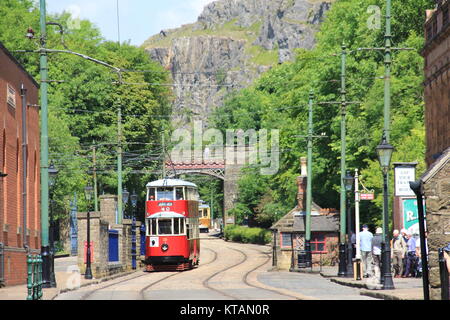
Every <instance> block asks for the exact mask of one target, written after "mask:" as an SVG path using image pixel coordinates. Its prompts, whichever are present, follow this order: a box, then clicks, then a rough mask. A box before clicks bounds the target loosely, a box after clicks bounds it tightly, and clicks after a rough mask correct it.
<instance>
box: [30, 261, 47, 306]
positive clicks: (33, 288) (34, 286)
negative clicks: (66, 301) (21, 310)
mask: <svg viewBox="0 0 450 320" xmlns="http://www.w3.org/2000/svg"><path fill="white" fill-rule="evenodd" d="M42 283H43V282H42V257H41V256H40V255H31V254H29V255H27V292H28V294H27V300H41V299H42V296H43V292H42Z"/></svg>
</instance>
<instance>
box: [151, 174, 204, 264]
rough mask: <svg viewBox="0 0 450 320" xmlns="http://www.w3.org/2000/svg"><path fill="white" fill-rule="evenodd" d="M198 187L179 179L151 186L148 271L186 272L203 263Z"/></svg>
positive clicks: (159, 182)
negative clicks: (201, 256) (200, 258)
mask: <svg viewBox="0 0 450 320" xmlns="http://www.w3.org/2000/svg"><path fill="white" fill-rule="evenodd" d="M198 203H199V195H198V190H197V186H196V185H195V184H193V183H191V182H187V181H183V180H179V179H164V180H158V181H153V182H150V183H148V184H147V202H146V219H145V224H146V242H145V243H146V250H145V264H146V271H172V270H173V271H183V270H187V269H192V268H194V267H195V266H198V264H199V257H200V239H199V211H198Z"/></svg>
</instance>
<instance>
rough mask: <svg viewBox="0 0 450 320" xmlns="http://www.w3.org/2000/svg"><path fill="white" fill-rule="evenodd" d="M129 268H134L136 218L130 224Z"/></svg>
mask: <svg viewBox="0 0 450 320" xmlns="http://www.w3.org/2000/svg"><path fill="white" fill-rule="evenodd" d="M131 268H132V269H133V270H136V218H135V217H133V221H132V224H131Z"/></svg>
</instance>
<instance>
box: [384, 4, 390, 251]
mask: <svg viewBox="0 0 450 320" xmlns="http://www.w3.org/2000/svg"><path fill="white" fill-rule="evenodd" d="M391 38H392V34H391V0H386V33H385V37H384V39H385V53H384V65H385V75H384V135H385V137H386V142H388V143H389V141H390V133H391V64H392V51H391ZM387 190H389V173H387ZM388 212H389V203H388V204H387V205H384V206H383V240H384V241H385V243H388V242H389V240H388V234H389V232H387V231H388V229H389V221H388Z"/></svg>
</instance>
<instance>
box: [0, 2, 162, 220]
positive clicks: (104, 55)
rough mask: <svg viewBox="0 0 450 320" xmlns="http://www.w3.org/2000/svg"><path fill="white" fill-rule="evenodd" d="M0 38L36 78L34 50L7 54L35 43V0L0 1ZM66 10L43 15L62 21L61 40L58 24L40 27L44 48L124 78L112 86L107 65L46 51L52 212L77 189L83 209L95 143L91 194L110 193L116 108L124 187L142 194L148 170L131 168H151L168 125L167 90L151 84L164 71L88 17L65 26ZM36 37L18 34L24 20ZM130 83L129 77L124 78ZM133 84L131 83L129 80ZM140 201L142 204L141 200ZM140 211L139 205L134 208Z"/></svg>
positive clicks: (60, 212)
mask: <svg viewBox="0 0 450 320" xmlns="http://www.w3.org/2000/svg"><path fill="white" fill-rule="evenodd" d="M0 19H1V21H2V23H1V25H0V41H2V42H3V44H4V45H5V46H6V47H7V48H8V49H9V50H10V51H12V53H13V54H14V55H15V56H16V57H17V59H18V60H19V61H20V62H21V63H22V64H23V65H24V66H25V68H26V69H27V70H28V71H29V72H30V73H31V74H32V75H33V76H34V77H35V78H36V79H37V80H39V78H40V76H39V55H38V54H33V53H26V54H23V53H14V50H37V49H38V48H39V43H38V40H37V39H39V37H40V32H39V30H40V28H39V7H38V3H37V2H36V1H27V0H4V1H1V3H0ZM69 19H70V15H69V14H67V13H63V14H60V15H53V16H49V17H48V21H53V22H58V23H60V24H61V25H62V26H63V28H64V31H65V32H64V43H63V41H62V37H61V35H60V34H59V32H58V31H59V29H58V28H56V27H54V26H48V30H47V33H48V41H47V47H48V48H50V49H59V50H70V51H73V52H78V53H81V54H84V55H88V56H91V57H93V58H95V59H98V60H101V61H104V62H106V63H108V64H110V65H113V66H115V67H119V68H122V69H126V70H146V72H145V73H133V72H125V73H123V74H122V81H123V82H125V84H124V85H120V86H119V85H117V84H115V83H117V81H118V80H119V78H118V75H117V74H116V73H115V72H113V71H112V70H111V69H109V68H107V67H104V66H101V65H99V64H96V63H94V62H92V61H88V60H85V59H82V58H80V57H79V56H75V55H72V54H67V53H51V54H49V57H48V66H49V79H50V80H56V81H57V82H51V83H50V85H49V90H48V94H49V149H50V150H49V157H50V160H53V161H54V163H55V166H56V167H57V168H58V169H59V174H58V180H57V184H56V186H55V188H54V192H53V198H54V200H55V207H54V209H55V210H54V212H55V217H56V218H62V217H65V216H67V214H68V210H69V200H71V199H72V198H73V196H74V194H75V193H77V194H78V200H79V201H78V209H79V210H80V211H81V210H85V209H86V204H85V202H84V197H83V196H81V197H80V195H82V194H83V188H84V186H86V184H87V183H88V181H90V180H92V178H91V176H92V172H90V169H91V168H92V149H91V145H92V144H93V143H94V142H95V143H96V144H101V146H99V147H97V150H96V151H97V170H98V174H97V176H98V183H99V193H100V194H101V193H103V192H105V193H113V194H116V193H117V174H116V172H115V171H116V168H117V160H116V159H117V154H116V149H117V145H115V144H117V141H118V138H117V131H118V130H117V127H118V126H117V123H118V121H117V110H118V108H119V106H120V107H121V108H122V113H123V114H124V116H123V120H122V124H123V136H124V137H123V139H122V141H123V142H124V148H123V150H124V168H125V172H124V187H125V186H126V187H127V189H128V190H130V191H133V190H136V192H138V193H139V195H140V196H141V198H142V197H143V196H144V194H145V184H146V183H147V182H148V180H149V179H151V178H154V177H151V176H150V175H136V174H131V173H130V171H131V170H132V169H137V170H140V169H153V168H155V167H156V166H159V165H160V161H159V160H158V159H157V157H158V156H159V155H160V154H161V148H160V145H159V143H158V142H156V143H155V141H160V140H161V138H160V136H161V131H163V130H169V129H170V127H169V123H168V119H169V116H170V114H171V109H170V100H171V91H170V90H169V89H168V88H167V87H165V86H160V85H159V84H164V83H167V82H168V73H167V71H166V70H164V69H163V68H162V67H161V66H160V65H158V64H157V63H156V62H154V61H152V60H150V58H149V56H148V55H147V54H146V52H145V51H144V50H143V49H141V48H136V47H134V46H131V45H129V44H128V43H122V44H120V45H119V44H117V43H112V42H107V41H105V40H104V38H103V37H102V36H101V33H100V31H99V30H98V29H97V28H96V27H95V26H94V25H93V24H92V23H91V22H89V21H87V20H83V21H81V24H80V28H79V29H70V28H69V27H68V25H69V23H68V22H69ZM30 26H31V27H32V28H33V29H34V31H35V32H36V35H35V36H36V40H32V41H30V40H29V39H27V38H26V37H25V34H26V31H27V28H28V27H30ZM128 83H130V84H128ZM133 84H137V85H133ZM141 205H142V203H141ZM141 211H142V210H141Z"/></svg>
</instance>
